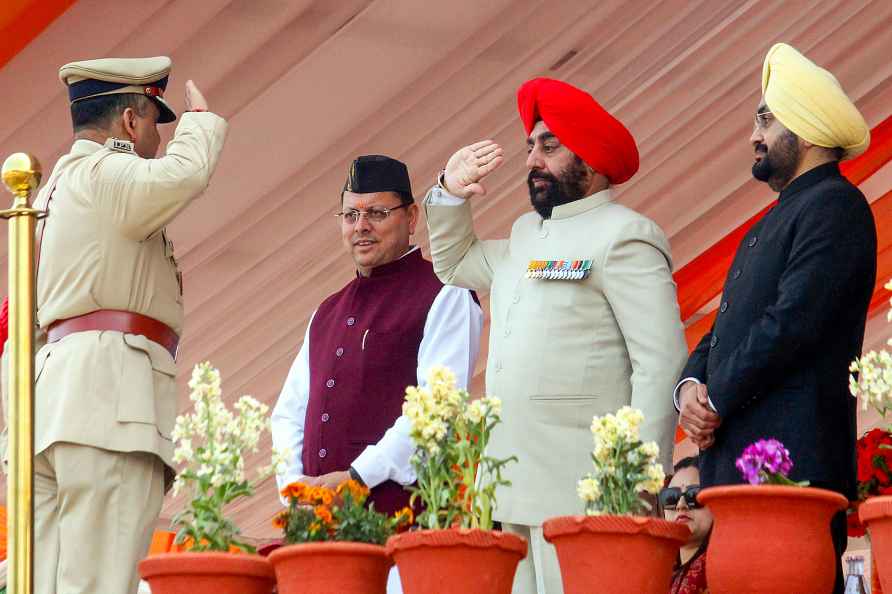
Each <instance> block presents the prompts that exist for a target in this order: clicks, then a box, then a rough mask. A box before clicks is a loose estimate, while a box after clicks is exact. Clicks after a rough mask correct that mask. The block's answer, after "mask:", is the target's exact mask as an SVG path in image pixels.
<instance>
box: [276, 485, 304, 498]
mask: <svg viewBox="0 0 892 594" xmlns="http://www.w3.org/2000/svg"><path fill="white" fill-rule="evenodd" d="M308 489H309V487H308V486H307V485H305V484H304V483H291V484H290V485H288V486H287V487H285V488H284V489H282V497H290V498H291V499H296V500H297V501H301V500H302V499H303V498H304V497H305V496H306V493H307V490H308Z"/></svg>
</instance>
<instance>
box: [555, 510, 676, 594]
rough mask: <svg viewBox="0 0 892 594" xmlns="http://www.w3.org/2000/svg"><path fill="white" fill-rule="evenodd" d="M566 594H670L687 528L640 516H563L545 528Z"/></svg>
mask: <svg viewBox="0 0 892 594" xmlns="http://www.w3.org/2000/svg"><path fill="white" fill-rule="evenodd" d="M542 531H543V534H544V536H545V540H547V541H548V542H550V543H552V544H553V545H554V547H555V549H557V556H558V562H559V563H560V566H561V581H562V582H563V584H564V594H590V593H591V592H610V593H611V594H666V592H667V591H668V590H669V582H670V580H671V577H672V566H673V564H674V563H675V560H676V558H677V557H678V549H679V547H681V545H682V544H684V542H685V541H686V540H687V539H688V537H689V536H690V534H691V531H690V530H689V529H688V527H687V526H683V525H681V524H676V523H674V522H667V521H666V520H660V519H658V518H645V517H640V516H561V517H559V518H551V519H549V520H546V521H545V523H544V524H543V525H542Z"/></svg>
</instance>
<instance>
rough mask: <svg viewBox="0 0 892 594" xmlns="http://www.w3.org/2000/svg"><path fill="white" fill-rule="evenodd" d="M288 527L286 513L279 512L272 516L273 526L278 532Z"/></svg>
mask: <svg viewBox="0 0 892 594" xmlns="http://www.w3.org/2000/svg"><path fill="white" fill-rule="evenodd" d="M287 525H288V512H287V511H281V512H279V513H277V514H276V515H275V516H273V526H275V527H276V528H278V529H279V530H284V529H285V526H287Z"/></svg>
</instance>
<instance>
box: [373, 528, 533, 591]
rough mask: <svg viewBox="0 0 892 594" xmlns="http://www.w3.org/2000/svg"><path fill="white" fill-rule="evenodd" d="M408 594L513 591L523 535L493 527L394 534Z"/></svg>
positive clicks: (393, 550) (390, 547)
mask: <svg viewBox="0 0 892 594" xmlns="http://www.w3.org/2000/svg"><path fill="white" fill-rule="evenodd" d="M387 554H388V555H390V556H391V557H393V559H394V561H396V566H397V568H398V569H399V570H400V580H401V581H402V584H403V593H404V594H434V593H436V594H510V593H511V586H512V584H513V583H514V572H515V571H517V564H518V563H520V560H521V559H523V558H524V557H526V554H527V543H526V541H525V540H524V539H522V538H521V537H519V536H517V535H514V534H508V533H507V532H496V531H490V530H464V529H452V530H418V531H414V532H405V533H403V534H397V535H396V536H391V537H390V539H389V540H388V541H387Z"/></svg>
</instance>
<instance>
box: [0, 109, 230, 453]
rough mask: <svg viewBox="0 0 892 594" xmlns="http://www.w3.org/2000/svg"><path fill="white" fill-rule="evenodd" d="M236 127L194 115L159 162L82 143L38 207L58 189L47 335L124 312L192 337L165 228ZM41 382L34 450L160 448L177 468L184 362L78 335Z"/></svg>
mask: <svg viewBox="0 0 892 594" xmlns="http://www.w3.org/2000/svg"><path fill="white" fill-rule="evenodd" d="M226 129H227V125H226V122H225V121H224V120H223V119H222V118H220V117H219V116H217V115H215V114H213V113H186V114H183V116H182V118H181V120H180V122H179V125H178V126H177V130H176V133H175V135H174V138H173V140H171V142H170V143H169V144H168V145H167V151H166V155H165V156H164V157H161V158H158V159H143V158H140V157H139V156H137V155H136V154H133V153H127V152H119V151H115V150H112V149H110V148H107V147H105V146H103V145H100V144H97V143H95V142H92V141H89V140H77V141H75V142H74V145H73V146H72V147H71V151H70V152H69V153H68V154H66V155H64V156H62V157H61V158H60V159H59V161H58V162H57V163H56V167H55V168H54V169H53V172H52V174H51V175H50V178H49V180H48V182H47V184H46V185H45V186H44V188H43V190H41V192H40V194H39V195H38V198H37V200H36V202H35V205H36V207H37V208H45V207H46V204H47V200H48V198H49V194H50V192H51V191H52V190H53V187H55V193H54V195H53V198H52V201H51V203H50V204H49V217H48V218H47V219H45V222H42V223H41V224H39V225H38V229H37V234H38V237H42V245H41V249H40V263H39V270H38V279H37V307H38V312H37V317H38V323H39V326H40V327H41V329H46V328H47V327H48V326H49V325H50V324H52V323H53V322H55V321H57V320H63V319H67V318H72V317H75V316H79V315H83V314H86V313H90V312H92V311H96V310H100V309H116V310H125V311H131V312H136V313H140V314H143V315H146V316H148V317H151V318H154V319H156V320H158V321H160V322H163V323H164V324H167V325H168V326H170V327H171V328H172V329H173V330H174V331H175V332H177V333H178V334H179V333H181V331H182V327H183V296H182V287H181V281H180V273H179V271H178V269H177V264H176V260H175V259H174V253H173V245H172V244H171V242H170V241H169V240H168V239H167V237H166V236H165V233H164V227H165V226H166V225H167V224H168V223H170V222H171V221H172V220H173V219H174V218H175V217H176V216H177V215H178V214H179V213H180V211H182V210H183V209H184V208H185V207H186V206H188V204H189V203H190V202H191V201H192V200H193V199H195V198H197V197H198V196H199V195H201V193H202V192H204V190H205V188H207V186H208V183H209V181H210V178H211V174H212V173H213V171H214V168H215V167H216V165H217V160H218V158H219V156H220V152H221V150H222V148H223V141H224V138H225V136H226ZM43 225H45V228H44V229H43V232H42V234H41V227H42V226H43ZM35 375H36V394H35V453H40V452H42V451H43V450H45V449H46V448H47V447H49V446H50V445H52V444H53V443H56V442H70V443H77V444H84V445H89V446H93V447H97V448H104V449H108V450H113V451H121V452H132V451H142V452H149V453H153V454H156V455H158V456H159V457H160V458H161V459H162V460H163V461H164V463H165V464H167V465H168V466H171V465H172V456H173V444H172V441H171V431H172V429H173V425H174V420H175V418H176V410H177V397H176V385H175V381H174V378H175V375H176V366H175V364H174V360H173V357H172V356H171V355H170V353H169V352H168V351H167V350H166V349H165V348H164V347H162V346H161V345H159V344H157V343H154V342H152V341H150V340H148V339H146V338H145V337H144V336H140V335H132V334H122V333H120V332H114V331H102V332H100V331H89V332H79V333H74V334H70V335H68V336H66V337H65V338H63V339H62V340H60V341H58V342H55V343H52V344H47V345H45V346H43V347H42V348H40V350H39V351H38V352H37V356H36V366H35ZM4 383H5V382H4Z"/></svg>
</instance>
